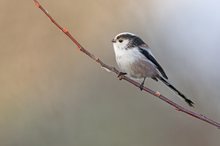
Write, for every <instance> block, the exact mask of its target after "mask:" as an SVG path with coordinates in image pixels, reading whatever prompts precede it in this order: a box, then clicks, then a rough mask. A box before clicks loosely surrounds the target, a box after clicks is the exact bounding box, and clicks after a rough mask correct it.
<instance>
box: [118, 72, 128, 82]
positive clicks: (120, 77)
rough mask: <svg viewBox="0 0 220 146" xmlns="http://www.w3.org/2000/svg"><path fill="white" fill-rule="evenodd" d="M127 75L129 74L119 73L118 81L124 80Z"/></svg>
mask: <svg viewBox="0 0 220 146" xmlns="http://www.w3.org/2000/svg"><path fill="white" fill-rule="evenodd" d="M126 74H127V73H125V72H119V74H118V79H119V80H122V78H123V76H124V75H126Z"/></svg>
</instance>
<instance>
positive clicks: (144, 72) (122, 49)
mask: <svg viewBox="0 0 220 146" xmlns="http://www.w3.org/2000/svg"><path fill="white" fill-rule="evenodd" d="M112 43H113V47H114V52H115V57H116V62H117V64H118V67H119V69H120V71H121V72H120V73H119V74H118V77H119V79H120V78H121V77H122V76H124V75H128V76H129V77H131V78H136V79H143V81H142V83H141V85H140V90H143V87H144V82H145V80H146V78H152V79H153V80H155V81H158V80H160V81H162V82H163V83H164V84H165V85H167V86H168V87H169V88H171V89H172V90H173V91H175V92H176V93H177V94H178V95H179V96H180V97H182V98H183V99H184V100H185V101H186V102H187V103H188V104H189V106H193V104H194V103H193V101H191V100H190V99H188V98H187V97H186V96H185V95H184V94H183V93H181V92H180V91H179V90H177V89H176V88H175V87H174V86H173V85H171V84H170V83H169V82H168V77H167V75H166V73H165V72H164V70H163V68H162V67H161V66H160V64H159V63H158V62H157V60H156V59H155V57H154V55H153V54H152V52H151V50H150V48H149V46H148V45H147V44H146V43H145V42H144V41H143V40H142V39H141V38H140V37H138V36H137V35H135V34H132V33H129V32H123V33H120V34H118V35H116V36H115V37H114V39H113V40H112Z"/></svg>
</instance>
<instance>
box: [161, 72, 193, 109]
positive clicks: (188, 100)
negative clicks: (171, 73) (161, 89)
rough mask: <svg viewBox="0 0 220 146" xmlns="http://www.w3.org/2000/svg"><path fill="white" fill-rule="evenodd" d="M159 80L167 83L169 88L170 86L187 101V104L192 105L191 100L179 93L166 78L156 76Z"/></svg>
mask: <svg viewBox="0 0 220 146" xmlns="http://www.w3.org/2000/svg"><path fill="white" fill-rule="evenodd" d="M158 79H159V80H161V81H162V82H163V83H164V84H165V85H167V86H168V87H169V88H171V89H172V90H173V91H175V92H176V93H177V94H178V95H179V96H180V97H182V98H183V99H184V100H185V102H187V103H188V104H189V106H191V107H193V104H194V103H193V101H191V100H190V99H188V98H187V97H186V96H185V95H184V94H183V93H181V92H180V91H178V90H177V89H176V88H175V87H174V86H173V85H171V84H170V83H169V82H168V81H167V80H166V79H164V78H163V77H161V76H159V77H158Z"/></svg>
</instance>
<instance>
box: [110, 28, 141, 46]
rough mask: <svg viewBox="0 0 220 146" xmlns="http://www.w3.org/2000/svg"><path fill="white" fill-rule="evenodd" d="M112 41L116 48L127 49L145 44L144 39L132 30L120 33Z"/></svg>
mask: <svg viewBox="0 0 220 146" xmlns="http://www.w3.org/2000/svg"><path fill="white" fill-rule="evenodd" d="M112 43H113V46H114V48H115V49H120V50H127V49H130V48H134V47H138V46H141V45H144V44H145V43H144V41H143V40H142V39H140V38H139V37H138V36H137V35H135V34H133V33H130V32H123V33H119V34H118V35H116V36H115V37H114V39H113V40H112Z"/></svg>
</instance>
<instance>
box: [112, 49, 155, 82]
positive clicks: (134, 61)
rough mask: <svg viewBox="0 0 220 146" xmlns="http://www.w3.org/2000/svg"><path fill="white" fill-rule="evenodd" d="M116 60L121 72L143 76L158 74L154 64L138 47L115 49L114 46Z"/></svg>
mask: <svg viewBox="0 0 220 146" xmlns="http://www.w3.org/2000/svg"><path fill="white" fill-rule="evenodd" d="M114 51H115V56H116V62H117V64H118V66H119V68H120V70H121V71H122V72H125V73H127V74H128V75H129V76H131V77H135V78H144V77H152V76H155V75H156V74H158V71H157V70H156V68H155V65H154V64H153V63H152V62H151V61H150V60H148V59H147V58H146V57H145V56H144V55H143V54H142V53H140V52H139V50H138V48H132V49H131V48H130V49H127V50H125V49H117V48H116V47H114Z"/></svg>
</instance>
